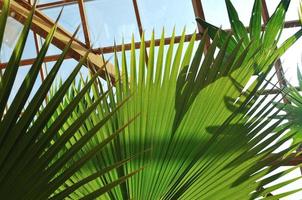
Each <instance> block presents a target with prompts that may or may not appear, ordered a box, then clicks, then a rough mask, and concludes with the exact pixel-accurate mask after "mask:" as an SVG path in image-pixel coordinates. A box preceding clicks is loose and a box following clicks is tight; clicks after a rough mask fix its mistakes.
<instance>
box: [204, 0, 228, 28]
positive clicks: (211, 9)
mask: <svg viewBox="0 0 302 200" xmlns="http://www.w3.org/2000/svg"><path fill="white" fill-rule="evenodd" d="M202 5H203V10H204V15H205V19H206V21H207V22H209V23H211V24H213V25H215V26H217V27H222V28H223V29H229V28H230V27H231V25H230V23H229V17H228V12H227V8H226V5H225V0H215V1H213V0H203V1H202Z"/></svg>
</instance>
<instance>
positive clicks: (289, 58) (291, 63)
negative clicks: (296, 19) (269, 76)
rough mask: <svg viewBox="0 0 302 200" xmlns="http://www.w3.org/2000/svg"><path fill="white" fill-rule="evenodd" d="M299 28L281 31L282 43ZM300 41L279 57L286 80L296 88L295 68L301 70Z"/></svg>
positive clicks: (301, 49)
mask: <svg viewBox="0 0 302 200" xmlns="http://www.w3.org/2000/svg"><path fill="white" fill-rule="evenodd" d="M298 30H299V28H290V29H285V30H284V31H283V34H282V37H281V40H282V41H284V40H285V39H286V38H288V37H290V36H291V35H293V34H294V33H295V32H297V31H298ZM301 46H302V40H298V41H297V42H296V43H295V44H294V45H293V46H292V47H290V48H289V49H288V51H286V52H285V54H284V55H283V56H282V57H281V62H282V67H283V69H284V72H285V77H286V79H287V80H288V81H289V82H290V84H292V85H294V86H298V79H297V67H299V69H300V70H302V67H301V56H302V48H301Z"/></svg>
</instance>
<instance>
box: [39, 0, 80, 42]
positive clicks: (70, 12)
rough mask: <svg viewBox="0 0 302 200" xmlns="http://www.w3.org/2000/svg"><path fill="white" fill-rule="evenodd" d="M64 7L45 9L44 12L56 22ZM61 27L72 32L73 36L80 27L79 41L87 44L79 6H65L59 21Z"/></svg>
mask: <svg viewBox="0 0 302 200" xmlns="http://www.w3.org/2000/svg"><path fill="white" fill-rule="evenodd" d="M61 9H62V7H56V8H50V9H44V10H42V12H43V13H44V14H46V15H47V16H48V17H50V18H51V19H53V20H56V19H57V17H58V15H59V13H60V11H61ZM59 25H61V26H62V27H63V28H64V29H65V30H66V31H68V32H70V33H71V34H72V33H73V32H74V31H75V30H76V29H77V27H78V26H79V25H80V30H79V32H78V35H77V39H79V40H80V41H82V42H85V38H84V33H83V28H82V24H81V17H80V13H79V7H78V5H77V4H72V5H68V6H65V7H64V9H63V13H62V16H61V18H60V20H59Z"/></svg>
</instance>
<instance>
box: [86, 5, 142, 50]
mask: <svg viewBox="0 0 302 200" xmlns="http://www.w3.org/2000/svg"><path fill="white" fill-rule="evenodd" d="M85 8H86V11H87V12H86V14H87V18H88V27H89V30H90V36H91V43H92V44H93V46H94V47H105V46H112V45H113V44H114V41H116V44H121V43H122V40H123V38H124V42H125V43H129V42H130V41H131V37H132V33H133V34H134V36H135V39H136V40H139V32H138V27H137V24H136V18H135V13H134V9H133V6H132V1H130V0H127V1H125V0H115V1H110V0H102V1H91V2H86V3H85Z"/></svg>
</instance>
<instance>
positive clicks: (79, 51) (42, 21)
mask: <svg viewBox="0 0 302 200" xmlns="http://www.w3.org/2000/svg"><path fill="white" fill-rule="evenodd" d="M2 5H3V1H0V6H1V7H2ZM10 9H11V12H14V15H13V17H14V18H15V19H16V20H18V21H20V22H21V23H23V22H24V20H25V19H26V18H27V16H28V14H29V12H30V9H31V5H30V4H28V3H27V2H24V1H18V2H17V1H11V5H10ZM53 25H54V21H52V20H51V19H49V18H48V17H47V16H45V15H44V14H43V13H41V12H40V11H39V10H36V12H35V15H34V17H33V21H32V26H31V29H32V30H33V31H34V32H35V33H37V34H38V35H40V36H41V37H43V38H45V37H46V36H47V34H48V33H49V31H50V30H51V28H52V27H53ZM71 37H72V34H71V33H69V32H67V31H66V30H64V28H62V27H59V28H58V30H57V31H56V33H55V35H54V39H53V41H52V43H53V44H54V45H55V46H56V47H58V48H59V49H63V48H64V46H65V45H66V44H67V42H68V41H69V40H70V39H71ZM87 51H89V49H88V48H87V47H86V46H85V44H83V43H81V42H79V41H77V40H75V41H73V43H72V45H71V49H70V52H69V56H70V57H72V58H74V59H76V60H79V59H80V58H81V57H83V56H84V55H85V53H86V52H87ZM104 63H105V61H104V60H103V59H102V57H101V56H100V55H97V54H95V53H90V54H89V55H88V63H87V64H86V65H87V66H88V65H89V66H92V67H95V68H96V69H98V68H99V69H101V68H102V73H101V77H103V78H105V69H104V67H103V65H104ZM106 69H107V71H108V73H109V75H110V76H111V78H112V80H113V81H114V67H113V65H112V64H110V63H108V64H107V65H106Z"/></svg>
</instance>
